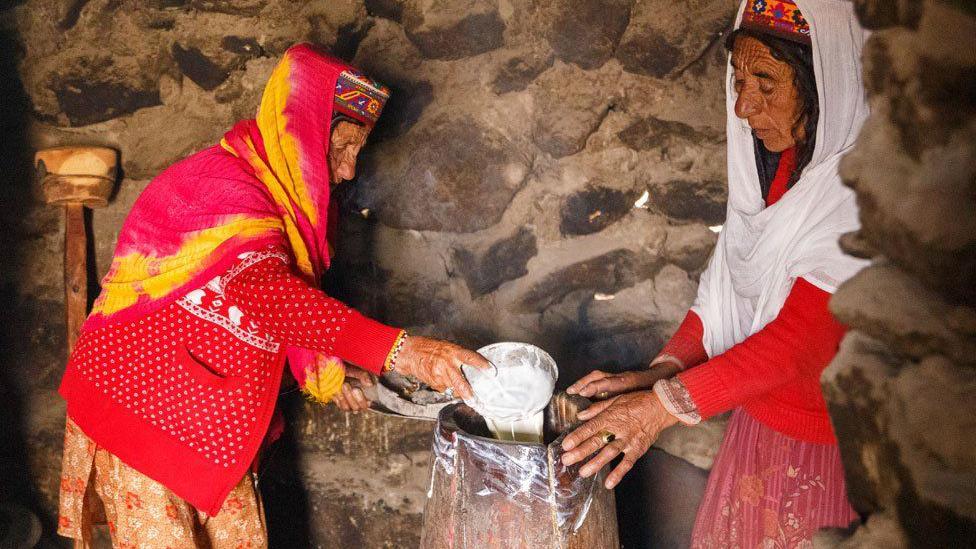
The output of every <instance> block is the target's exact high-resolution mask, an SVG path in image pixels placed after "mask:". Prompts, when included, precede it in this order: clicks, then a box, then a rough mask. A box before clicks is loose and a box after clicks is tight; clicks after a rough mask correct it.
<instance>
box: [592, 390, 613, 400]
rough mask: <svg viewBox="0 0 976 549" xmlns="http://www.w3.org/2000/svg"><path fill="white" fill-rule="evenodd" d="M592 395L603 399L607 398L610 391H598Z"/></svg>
mask: <svg viewBox="0 0 976 549" xmlns="http://www.w3.org/2000/svg"><path fill="white" fill-rule="evenodd" d="M593 396H595V397H596V398H598V399H600V400H603V399H605V398H607V397H608V396H610V391H600V392H599V393H597V394H595V395H593Z"/></svg>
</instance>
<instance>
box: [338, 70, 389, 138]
mask: <svg viewBox="0 0 976 549" xmlns="http://www.w3.org/2000/svg"><path fill="white" fill-rule="evenodd" d="M389 98H390V90H389V88H387V87H386V86H384V85H383V84H380V83H379V82H377V81H376V80H373V79H371V78H369V77H368V76H366V75H364V74H360V73H358V72H354V71H351V70H345V71H343V72H342V74H340V75H339V79H338V80H336V86H335V110H336V113H335V114H341V115H344V116H348V117H350V118H352V119H354V120H358V121H360V122H362V123H363V124H366V125H367V126H372V125H373V124H376V120H377V119H378V118H379V117H380V113H381V112H383V105H385V104H386V100H387V99H389Z"/></svg>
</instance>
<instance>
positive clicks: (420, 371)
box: [395, 336, 489, 398]
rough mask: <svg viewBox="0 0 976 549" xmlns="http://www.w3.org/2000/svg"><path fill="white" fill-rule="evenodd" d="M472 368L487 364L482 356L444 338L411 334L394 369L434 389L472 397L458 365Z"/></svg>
mask: <svg viewBox="0 0 976 549" xmlns="http://www.w3.org/2000/svg"><path fill="white" fill-rule="evenodd" d="M462 364H467V365H468V366H474V367H475V368H479V369H485V368H488V367H489V364H488V361H487V360H486V359H485V357H483V356H481V355H479V354H478V353H476V352H474V351H469V350H467V349H465V348H463V347H459V346H457V345H455V344H453V343H449V342H447V341H441V340H438V339H430V338H426V337H419V336H410V337H408V338H407V341H406V342H405V343H404V344H403V348H402V349H400V355H399V356H398V357H397V360H396V364H395V368H396V371H397V372H399V373H401V374H405V375H408V376H413V377H415V378H417V379H419V380H420V381H422V382H424V383H426V384H427V385H430V386H431V387H433V388H434V390H435V391H440V392H445V391H446V390H448V389H451V392H452V393H453V394H454V395H455V396H458V397H461V398H471V386H470V385H468V380H466V379H465V378H464V374H463V373H461V365H462Z"/></svg>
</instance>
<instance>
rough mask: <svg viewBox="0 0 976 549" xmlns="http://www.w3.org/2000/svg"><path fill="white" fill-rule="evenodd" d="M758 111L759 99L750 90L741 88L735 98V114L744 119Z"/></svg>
mask: <svg viewBox="0 0 976 549" xmlns="http://www.w3.org/2000/svg"><path fill="white" fill-rule="evenodd" d="M758 113H759V101H757V100H756V94H755V93H754V92H753V91H752V90H742V92H741V93H740V94H739V97H737V98H736V99H735V115H736V116H738V117H739V118H742V119H745V118H749V117H750V116H754V115H756V114H758Z"/></svg>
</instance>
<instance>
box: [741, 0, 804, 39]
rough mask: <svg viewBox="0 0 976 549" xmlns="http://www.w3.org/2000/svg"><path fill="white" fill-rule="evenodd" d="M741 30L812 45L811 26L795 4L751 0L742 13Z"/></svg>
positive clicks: (779, 0) (780, 0)
mask: <svg viewBox="0 0 976 549" xmlns="http://www.w3.org/2000/svg"><path fill="white" fill-rule="evenodd" d="M741 28H744V29H749V30H753V31H757V32H764V33H767V34H772V35H774V36H778V37H780V38H785V39H786V40H793V41H794V42H800V43H801V44H807V45H809V44H810V24H809V23H807V20H806V19H804V18H803V14H802V13H800V8H798V7H796V4H795V3H793V2H788V1H782V0H749V2H748V4H747V5H746V10H745V12H743V13H742V26H741Z"/></svg>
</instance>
